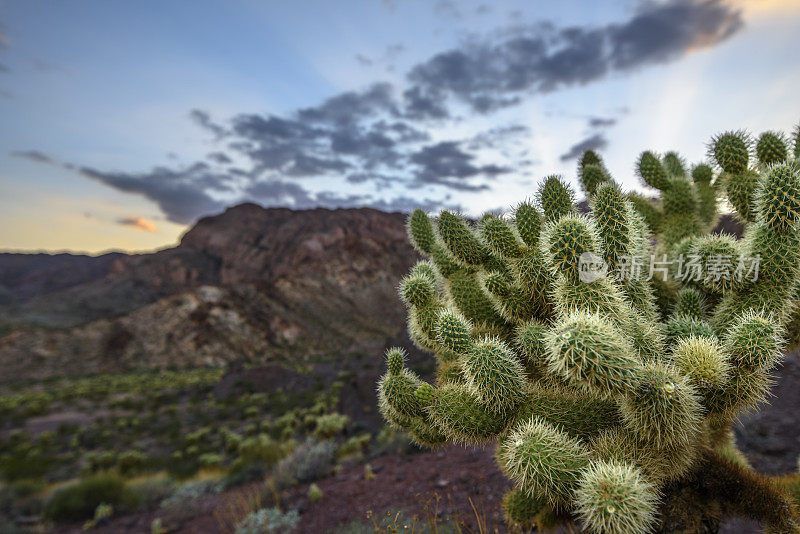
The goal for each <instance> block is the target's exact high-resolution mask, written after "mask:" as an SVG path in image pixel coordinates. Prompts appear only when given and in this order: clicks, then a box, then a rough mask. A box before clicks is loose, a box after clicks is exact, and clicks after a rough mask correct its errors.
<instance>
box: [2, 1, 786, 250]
mask: <svg viewBox="0 0 800 534" xmlns="http://www.w3.org/2000/svg"><path fill="white" fill-rule="evenodd" d="M799 44H800V0H657V1H656V0H652V1H651V0H625V1H615V0H611V1H578V0H562V1H559V2H546V1H543V0H537V1H532V0H522V1H504V0H499V1H498V0H495V1H491V2H489V1H487V0H474V1H473V0H460V1H458V2H456V1H450V0H425V1H423V0H420V1H413V0H340V1H337V2H327V1H323V0H318V1H317V0H308V1H305V0H296V1H293V2H277V1H266V0H264V1H255V0H252V1H251V0H230V1H225V2H223V1H221V0H217V1H210V0H184V1H179V0H171V1H169V2H158V1H156V0H146V1H133V0H130V1H125V2H123V1H120V0H81V1H78V0H51V1H44V0H0V125H1V126H0V250H5V251H50V252H54V251H72V252H82V253H91V254H97V253H101V252H104V251H108V250H123V251H148V250H154V249H158V248H164V247H169V246H173V245H174V244H175V243H177V242H178V240H179V239H180V236H181V235H182V234H183V233H184V232H185V231H186V230H187V229H188V228H190V227H191V225H192V224H193V223H194V222H196V221H197V220H198V219H199V218H201V217H203V216H207V215H214V214H217V213H220V212H222V211H224V210H225V209H226V208H227V207H229V206H233V205H236V204H239V203H241V202H255V203H258V204H260V205H263V206H265V207H272V206H285V207H291V208H295V209H307V208H314V207H326V208H339V207H342V208H349V207H364V206H368V207H374V208H378V209H382V210H388V211H406V212H407V211H410V210H412V209H414V208H415V207H422V208H423V209H425V210H428V211H431V212H435V211H438V210H441V209H457V210H460V211H461V212H463V213H465V214H468V215H475V216H477V215H479V214H480V213H482V212H484V211H497V210H500V209H508V208H509V207H511V206H513V205H514V204H515V203H517V202H519V201H520V200H522V199H525V198H527V197H532V196H533V195H534V194H535V192H536V189H537V184H538V183H539V181H540V180H541V179H542V178H544V177H546V176H548V175H551V174H561V175H562V176H563V177H564V178H565V179H566V180H567V181H568V182H570V183H572V184H573V185H574V186H575V189H576V190H578V187H577V178H576V162H577V158H578V157H579V155H580V154H581V153H582V151H583V150H585V149H589V148H592V149H595V150H597V151H598V152H599V153H600V154H601V155H602V157H603V158H604V160H605V163H606V166H607V167H608V168H609V170H610V171H611V173H612V175H613V176H614V178H615V179H616V180H617V181H618V182H619V183H620V184H622V185H623V187H625V188H627V189H630V190H633V189H639V190H641V189H643V186H642V185H641V184H640V183H639V180H638V179H637V177H636V176H635V174H634V172H633V169H634V162H635V160H636V158H637V156H638V154H639V153H640V152H641V151H642V150H646V149H650V150H655V151H660V152H665V151H668V150H677V151H678V152H680V153H681V154H682V155H683V156H684V157H685V158H686V159H687V161H689V162H700V161H702V160H704V159H705V158H706V144H707V142H708V140H709V139H710V138H711V136H712V135H714V134H716V133H719V132H721V131H725V130H729V129H739V128H745V129H747V130H749V131H751V132H753V133H756V134H757V133H760V132H762V131H765V130H783V131H787V132H788V131H791V130H792V129H793V127H794V126H795V125H796V124H797V123H798V122H799V121H800V98H798V87H800V56H798V55H797V49H798V45H799Z"/></svg>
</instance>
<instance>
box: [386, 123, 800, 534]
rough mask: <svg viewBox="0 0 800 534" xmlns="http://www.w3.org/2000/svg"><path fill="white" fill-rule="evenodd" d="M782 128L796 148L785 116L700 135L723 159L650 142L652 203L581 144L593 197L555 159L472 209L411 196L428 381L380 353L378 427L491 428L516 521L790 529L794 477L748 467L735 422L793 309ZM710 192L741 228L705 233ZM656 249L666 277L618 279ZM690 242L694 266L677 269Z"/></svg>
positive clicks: (433, 432)
mask: <svg viewBox="0 0 800 534" xmlns="http://www.w3.org/2000/svg"><path fill="white" fill-rule="evenodd" d="M792 135H793V137H792V141H793V142H794V146H792V147H790V146H789V142H788V141H787V139H788V138H787V137H786V136H784V135H783V134H780V133H775V132H767V133H765V134H763V135H761V136H760V137H759V139H758V141H757V142H756V143H753V142H752V141H751V140H750V138H749V136H747V135H746V134H745V133H743V132H726V133H723V134H721V135H719V136H717V137H715V138H714V139H713V140H712V142H711V144H710V150H709V152H710V155H711V156H712V158H713V162H714V164H715V165H716V166H717V170H715V169H714V168H712V167H711V166H710V165H707V164H702V163H701V164H698V165H695V166H693V167H691V168H690V167H689V166H688V165H687V164H686V162H685V161H684V160H682V159H681V158H680V156H679V155H677V154H676V153H667V154H665V155H664V156H659V155H657V154H655V153H653V152H643V153H642V154H641V155H640V157H639V159H638V162H637V165H636V168H637V172H638V174H639V176H640V177H641V178H642V180H643V181H644V183H645V184H646V185H648V186H649V187H652V188H655V189H656V190H658V192H659V198H658V199H656V200H655V201H653V200H650V199H648V198H646V197H644V196H642V195H636V194H629V193H625V192H623V191H622V190H621V189H620V187H619V185H618V184H617V183H616V182H615V181H614V179H613V178H612V177H611V175H610V174H609V172H608V171H607V169H606V168H605V166H604V165H603V162H602V160H601V158H600V157H599V156H598V155H597V154H596V153H594V152H592V151H588V152H586V153H585V154H584V156H583V157H582V158H581V160H580V161H579V164H578V178H579V182H580V184H581V186H582V188H583V190H584V193H585V194H586V196H587V198H588V200H589V206H590V208H591V212H590V213H589V214H581V213H579V212H578V210H577V208H576V205H575V201H574V199H575V195H574V193H573V191H572V190H571V188H570V187H569V186H568V185H567V183H566V182H565V181H564V180H563V179H562V178H561V177H558V176H550V177H547V178H546V179H545V180H544V181H543V183H542V184H541V186H540V188H539V190H538V194H537V195H536V201H535V202H524V203H521V204H520V205H518V206H517V207H516V208H515V209H514V211H513V213H511V214H509V215H508V216H504V217H499V216H494V215H487V216H484V217H483V218H481V219H480V221H478V222H477V224H473V223H472V222H470V221H468V220H466V219H464V218H462V217H460V216H458V215H457V214H455V213H452V212H448V211H443V212H442V213H441V214H439V215H438V216H437V217H431V216H429V215H427V214H425V213H424V212H422V211H421V210H416V211H415V212H414V213H412V214H411V216H410V217H409V219H408V233H409V237H410V239H411V242H412V244H413V245H414V247H415V248H416V249H417V250H418V251H419V252H420V254H422V255H423V256H424V257H425V259H424V260H423V261H420V262H419V263H417V265H416V266H414V268H413V269H412V270H411V272H410V273H409V274H408V275H407V276H406V277H405V278H403V280H402V281H401V283H400V286H399V291H400V295H401V297H402V300H403V302H404V303H405V304H406V306H407V307H408V328H409V332H410V335H411V338H412V339H413V340H414V342H415V343H416V344H417V345H419V347H421V348H422V349H424V350H427V351H430V352H431V353H433V354H434V357H435V358H436V362H437V370H436V376H435V379H434V381H433V382H432V383H428V382H425V381H423V380H421V379H420V378H419V377H418V376H417V375H415V374H414V373H413V372H412V371H410V370H409V369H407V368H406V367H405V364H404V361H405V354H404V352H403V351H402V350H401V349H392V350H390V351H388V353H387V368H388V370H387V373H386V374H385V375H384V376H383V377H382V378H381V380H380V382H379V384H378V398H379V408H380V410H381V413H382V414H383V416H384V418H385V419H386V421H387V422H388V424H390V425H392V426H393V427H395V428H398V429H403V430H405V431H407V432H408V433H409V434H410V435H411V436H412V438H413V439H414V440H415V441H416V442H417V443H418V444H420V445H422V446H426V447H440V446H443V445H446V444H452V443H456V444H467V445H474V444H484V443H497V455H496V458H497V463H498V465H499V467H500V469H501V470H502V471H503V473H505V474H506V475H507V476H508V478H509V479H510V480H511V481H512V484H513V489H512V490H510V491H509V492H508V493H507V494H506V496H505V498H504V499H503V506H504V511H505V514H506V517H507V519H508V521H509V522H510V523H511V524H514V525H521V526H523V527H531V526H534V525H538V526H540V527H545V526H552V525H555V524H559V523H564V522H566V523H576V524H578V525H580V526H581V527H582V528H583V529H585V530H586V531H587V532H593V533H615V534H616V533H619V534H643V533H646V532H685V533H689V532H700V531H704V530H702V528H709V527H708V526H709V525H712V526H713V525H717V526H718V525H719V521H720V519H721V518H722V517H723V516H726V515H739V516H745V517H749V518H752V519H755V520H758V521H761V522H762V523H763V524H764V525H765V526H766V527H767V528H768V529H769V532H775V533H778V532H780V533H790V532H794V533H797V532H800V515H798V510H797V502H796V501H795V500H793V499H794V497H792V495H796V494H797V493H798V489H797V488H798V486H800V483H798V482H797V480H796V478H791V477H789V478H786V477H784V478H782V479H776V480H773V479H770V478H768V477H764V476H762V475H759V474H757V473H755V472H754V471H753V470H752V469H751V468H750V467H749V466H748V465H747V461H746V459H745V458H744V456H743V455H742V454H741V452H739V451H738V450H737V449H736V445H735V443H734V441H733V439H732V432H731V426H732V424H733V422H734V421H735V420H736V418H737V417H738V415H739V414H741V413H742V411H743V410H748V409H752V408H754V407H757V406H758V405H759V404H760V403H762V402H763V401H764V399H765V398H766V396H767V395H768V392H769V387H770V383H771V382H770V372H771V371H772V370H773V369H774V368H775V366H776V365H778V364H779V362H780V361H781V358H782V353H783V350H784V349H785V346H786V340H787V329H786V325H787V324H788V322H789V321H790V320H791V319H792V313H793V312H794V310H796V308H797V297H796V296H797V294H798V287H800V228H799V227H798V226H799V225H800V221H798V219H800V164H798V161H797V154H798V147H797V145H798V132H794V133H793V134H792ZM754 155H755V157H753V156H754ZM722 193H724V194H725V195H727V198H728V200H729V201H730V202H731V204H732V205H733V206H734V207H735V209H736V210H737V213H738V215H739V216H740V218H741V219H742V220H743V221H745V225H746V229H745V235H744V237H743V239H741V240H736V239H735V238H733V237H731V236H725V235H709V234H708V231H709V229H710V227H711V225H712V224H713V223H714V222H715V220H716V217H717V205H718V196H719V195H720V194H722ZM653 235H655V237H656V238H657V239H656V241H655V243H654V242H653V239H652V236H653ZM662 254H665V255H666V257H668V258H669V259H670V262H669V263H670V267H669V268H668V269H667V273H668V275H667V277H666V279H665V280H661V281H660V282H659V281H656V280H651V279H650V278H649V277H642V276H629V277H624V276H620V273H621V272H622V271H623V270H624V269H625V268H626V266H627V265H629V262H630V258H644V259H646V260H647V261H650V260H651V257H660V256H661V255H662ZM684 256H688V257H691V258H694V259H695V260H693V261H697V262H699V264H700V265H701V266H706V267H707V272H706V276H705V277H704V278H698V279H687V278H686V277H685V276H684V274H685V273H682V271H686V270H688V269H689V268H690V267H691V266H692V265H691V262H689V263H684V262H683V258H684ZM721 257H724V258H739V257H749V258H758V260H759V270H758V273H757V276H755V277H741V276H731V274H730V273H728V274H726V275H724V276H723V275H721V274H720V271H719V269H720V268H721V267H720V266H719V265H717V266H716V267H715V269H716V270H715V271H713V273H716V276H710V275H709V273H712V271H711V270H710V269H711V267H710V266H711V265H712V264H713V261H714V260H715V259H718V258H721ZM679 258H681V260H680V262H679V263H677V266H676V262H677V261H678V259H679ZM730 261H734V260H733V259H731V260H730ZM731 266H733V265H731ZM645 274H646V273H645ZM723 274H724V273H723ZM665 303H668V305H667V304H665ZM798 476H800V475H798ZM793 492H794V493H793ZM703 525H705V526H703ZM710 531H713V528H712V530H710Z"/></svg>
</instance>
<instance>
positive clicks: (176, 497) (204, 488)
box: [161, 480, 222, 508]
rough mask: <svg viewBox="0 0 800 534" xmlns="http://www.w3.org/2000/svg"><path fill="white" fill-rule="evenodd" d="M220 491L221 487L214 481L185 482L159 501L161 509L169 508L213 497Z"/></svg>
mask: <svg viewBox="0 0 800 534" xmlns="http://www.w3.org/2000/svg"><path fill="white" fill-rule="evenodd" d="M220 491H222V485H221V484H219V483H218V482H217V481H215V480H200V481H197V482H187V483H186V484H184V485H183V486H179V487H178V489H176V490H175V491H174V492H173V494H172V495H170V496H169V497H168V498H166V499H164V500H163V501H161V508H169V507H171V506H177V505H182V504H186V503H187V502H191V501H195V500H197V499H199V498H200V497H202V496H204V495H213V494H215V493H219V492H220Z"/></svg>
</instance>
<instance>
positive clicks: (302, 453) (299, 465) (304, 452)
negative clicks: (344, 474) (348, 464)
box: [275, 441, 336, 486]
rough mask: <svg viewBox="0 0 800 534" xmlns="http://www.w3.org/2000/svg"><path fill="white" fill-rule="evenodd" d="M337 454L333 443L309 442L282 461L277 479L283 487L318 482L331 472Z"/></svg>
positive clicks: (276, 475)
mask: <svg viewBox="0 0 800 534" xmlns="http://www.w3.org/2000/svg"><path fill="white" fill-rule="evenodd" d="M335 453H336V445H335V444H334V443H333V442H332V441H322V442H314V441H307V442H305V443H303V444H302V445H300V446H299V447H297V448H296V449H295V450H294V452H293V453H292V454H290V455H289V456H287V457H286V458H284V459H283V460H281V462H280V463H279V464H278V466H277V467H276V469H275V479H276V481H277V482H278V484H280V485H283V486H288V485H292V484H294V483H296V482H310V481H312V480H317V479H319V478H321V477H323V476H325V475H327V474H328V473H329V472H330V470H331V467H332V466H333V461H334V454H335Z"/></svg>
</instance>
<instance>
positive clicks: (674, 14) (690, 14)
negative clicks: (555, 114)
mask: <svg viewBox="0 0 800 534" xmlns="http://www.w3.org/2000/svg"><path fill="white" fill-rule="evenodd" d="M742 27H743V19H742V14H741V11H740V10H739V9H736V8H735V7H733V6H731V5H730V4H727V3H724V2H723V1H722V0H671V1H668V2H661V3H654V2H647V3H645V4H643V5H642V7H641V8H640V9H639V10H638V11H637V12H636V13H634V15H633V16H632V17H631V18H630V19H628V20H627V21H625V22H623V23H615V24H608V25H605V26H599V27H581V26H569V27H564V28H556V27H554V26H553V25H550V24H545V25H542V24H536V25H532V26H530V27H528V28H522V29H521V30H520V31H519V32H511V34H510V35H508V36H505V37H501V38H499V39H497V38H495V39H484V40H480V41H473V42H471V43H468V44H465V46H462V47H459V48H457V49H453V50H448V51H445V52H441V53H439V54H436V55H435V56H433V57H432V58H431V59H429V60H427V61H425V62H423V63H421V64H419V65H417V66H415V67H414V68H413V69H412V70H411V71H410V72H409V74H408V80H409V81H410V82H411V84H412V87H411V88H410V89H409V90H408V91H407V92H408V93H409V94H410V95H412V96H414V97H416V98H422V97H424V98H425V99H426V101H428V102H429V106H430V107H431V108H432V109H434V110H438V109H439V108H441V107H442V103H441V102H442V101H445V100H447V99H449V98H451V97H452V98H455V99H457V100H460V101H462V102H466V103H467V104H468V105H469V106H470V107H471V108H472V109H473V111H475V112H478V113H487V112H490V111H494V110H496V109H498V108H501V107H507V106H509V105H514V104H516V103H517V102H518V101H519V96H520V95H523V94H535V93H547V92H551V91H555V90H557V89H560V88H563V87H570V86H575V85H584V84H588V83H590V82H594V81H597V80H600V79H602V78H604V77H606V76H607V75H609V74H611V73H614V72H629V71H633V70H635V69H638V68H641V67H644V66H647V65H653V64H658V63H664V62H667V61H672V60H675V59H678V58H679V57H681V56H683V55H686V54H688V53H690V52H692V51H695V50H699V49H703V48H709V47H712V46H714V45H716V44H718V43H721V42H723V41H725V40H726V39H728V38H729V37H731V36H732V35H734V34H735V33H736V32H738V31H739V30H740V29H741V28H742ZM430 101H435V102H437V103H438V105H434V104H433V103H431V102H430ZM432 117H434V118H436V115H432Z"/></svg>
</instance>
